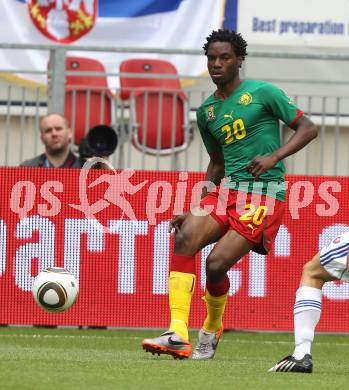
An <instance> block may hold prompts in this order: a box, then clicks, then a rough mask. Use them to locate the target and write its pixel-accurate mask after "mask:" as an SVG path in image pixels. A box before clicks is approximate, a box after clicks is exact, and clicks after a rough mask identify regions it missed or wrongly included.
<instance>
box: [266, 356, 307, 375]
mask: <svg viewBox="0 0 349 390" xmlns="http://www.w3.org/2000/svg"><path fill="white" fill-rule="evenodd" d="M268 371H269V372H302V373H304V374H310V373H312V372H313V360H312V357H311V355H309V354H306V355H304V357H303V358H302V359H300V360H297V359H296V358H294V357H293V356H292V355H289V356H286V357H285V358H283V359H282V360H280V361H279V362H278V363H276V364H275V366H274V367H272V368H270V369H269V370H268Z"/></svg>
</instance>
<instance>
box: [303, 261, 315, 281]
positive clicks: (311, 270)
mask: <svg viewBox="0 0 349 390" xmlns="http://www.w3.org/2000/svg"><path fill="white" fill-rule="evenodd" d="M302 276H303V277H306V278H315V277H316V276H317V272H316V267H314V263H313V261H308V262H307V263H305V264H304V265H303V271H302Z"/></svg>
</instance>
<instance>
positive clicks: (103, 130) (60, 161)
mask: <svg viewBox="0 0 349 390" xmlns="http://www.w3.org/2000/svg"><path fill="white" fill-rule="evenodd" d="M72 136H73V134H72V131H71V129H70V128H69V126H68V121H67V119H66V118H65V117H64V116H63V115H62V114H60V113H57V112H54V113H50V114H47V115H45V116H44V117H42V118H41V120H40V139H41V141H42V143H43V144H44V145H45V152H44V153H43V154H41V155H40V156H37V157H34V158H32V159H30V160H26V161H23V162H22V163H21V164H20V166H22V167H42V168H82V167H83V165H84V163H85V162H86V160H87V159H89V158H94V157H101V158H103V159H108V157H107V156H109V155H110V154H112V153H113V152H114V151H115V149H116V146H117V135H116V133H115V131H114V130H113V129H112V128H111V127H109V126H106V125H100V126H96V127H94V128H93V129H91V130H90V131H89V133H88V135H87V137H84V138H82V139H81V140H80V145H79V155H80V157H78V156H76V155H75V154H74V153H73V152H72V150H71V147H70V144H71V140H72ZM89 141H90V143H89ZM94 168H101V169H110V166H109V165H108V164H103V163H98V164H96V165H95V166H94Z"/></svg>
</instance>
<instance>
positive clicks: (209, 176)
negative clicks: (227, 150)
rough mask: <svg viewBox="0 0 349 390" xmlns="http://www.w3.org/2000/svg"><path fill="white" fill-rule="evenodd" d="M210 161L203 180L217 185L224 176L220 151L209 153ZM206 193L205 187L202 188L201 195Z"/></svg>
mask: <svg viewBox="0 0 349 390" xmlns="http://www.w3.org/2000/svg"><path fill="white" fill-rule="evenodd" d="M209 155H210V162H209V164H208V167H207V171H206V175H205V181H209V182H211V183H214V184H215V185H216V186H218V185H219V184H220V183H221V181H222V179H223V177H224V156H223V152H222V151H216V152H211V153H209ZM206 194H207V188H206V187H205V188H204V189H203V190H202V194H201V197H202V198H203V197H204V196H205V195H206Z"/></svg>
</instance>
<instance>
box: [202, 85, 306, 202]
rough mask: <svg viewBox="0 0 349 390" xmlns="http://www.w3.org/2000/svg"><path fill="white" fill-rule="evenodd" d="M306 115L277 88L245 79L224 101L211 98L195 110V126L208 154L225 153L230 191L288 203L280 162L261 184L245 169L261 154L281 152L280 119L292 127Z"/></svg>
mask: <svg viewBox="0 0 349 390" xmlns="http://www.w3.org/2000/svg"><path fill="white" fill-rule="evenodd" d="M302 115H303V112H302V111H301V110H299V109H298V108H297V107H296V106H295V105H294V104H293V102H292V101H291V100H290V98H289V97H288V96H287V95H286V94H285V93H284V92H283V91H282V90H280V89H279V88H277V87H276V86H274V85H272V84H269V83H267V82H263V81H254V80H244V81H243V82H242V83H241V84H240V85H239V86H238V87H237V88H236V89H235V90H234V91H233V93H232V94H231V95H230V96H229V97H228V98H226V99H224V100H222V99H217V98H215V96H214V95H211V96H209V97H208V98H207V99H206V101H205V102H204V103H203V104H202V105H201V106H200V107H199V109H198V111H197V123H198V126H199V130H200V133H201V136H202V139H203V142H204V144H205V146H206V149H207V151H208V152H209V153H211V152H214V151H219V150H222V151H223V155H224V164H225V176H227V178H228V182H227V184H226V186H227V187H228V188H233V189H239V190H242V191H249V192H255V193H260V194H267V195H268V196H272V197H274V198H276V199H279V200H285V186H284V172H285V166H284V164H283V162H282V161H279V162H278V163H277V164H276V165H275V166H274V167H273V168H271V169H269V170H268V171H266V172H265V173H263V174H262V175H261V176H260V177H259V179H258V181H254V177H253V176H252V175H251V174H250V173H249V172H247V170H246V166H247V165H248V163H249V162H250V161H251V160H253V159H254V158H255V157H256V156H257V155H261V156H263V155H269V154H271V153H273V152H274V151H275V150H277V149H278V148H280V146H281V145H280V129H279V120H282V121H283V122H284V123H285V124H286V125H289V126H292V125H293V124H294V123H295V122H296V121H297V120H298V118H299V117H300V116H302Z"/></svg>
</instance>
